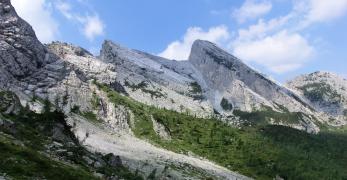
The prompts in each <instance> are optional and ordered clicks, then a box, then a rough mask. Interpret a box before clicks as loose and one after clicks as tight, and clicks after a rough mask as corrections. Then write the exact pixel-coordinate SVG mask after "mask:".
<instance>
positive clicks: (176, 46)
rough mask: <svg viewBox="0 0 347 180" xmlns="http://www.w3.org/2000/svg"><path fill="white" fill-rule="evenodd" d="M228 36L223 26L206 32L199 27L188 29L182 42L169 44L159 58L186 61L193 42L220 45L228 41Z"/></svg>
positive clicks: (226, 29)
mask: <svg viewBox="0 0 347 180" xmlns="http://www.w3.org/2000/svg"><path fill="white" fill-rule="evenodd" d="M229 36H230V34H229V32H228V28H227V27H226V26H224V25H221V26H217V27H212V28H210V29H209V30H208V31H204V30H203V29H201V28H199V27H190V28H188V30H187V32H186V33H185V35H184V37H183V38H182V40H177V41H174V42H172V43H170V44H169V45H168V46H167V48H166V49H165V50H164V51H163V52H161V53H160V54H159V56H162V57H165V58H168V59H176V60H187V59H188V56H189V53H190V49H191V46H192V44H193V42H194V41H195V40H197V39H201V40H207V41H210V42H214V43H216V44H219V45H221V44H222V43H223V42H225V41H226V40H228V39H229Z"/></svg>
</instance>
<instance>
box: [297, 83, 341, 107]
mask: <svg viewBox="0 0 347 180" xmlns="http://www.w3.org/2000/svg"><path fill="white" fill-rule="evenodd" d="M300 89H301V90H302V91H303V92H304V95H305V96H306V97H307V98H308V99H309V100H310V101H312V102H324V101H325V98H324V97H326V98H327V99H329V100H330V101H332V103H336V104H337V103H339V102H340V101H341V99H342V98H341V95H340V94H338V93H337V92H336V91H335V90H333V89H332V87H331V86H330V85H329V84H326V83H312V84H307V85H304V86H303V87H301V88H300Z"/></svg>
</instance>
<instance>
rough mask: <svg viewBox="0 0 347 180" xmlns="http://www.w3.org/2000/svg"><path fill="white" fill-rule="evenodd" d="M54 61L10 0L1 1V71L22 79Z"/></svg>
mask: <svg viewBox="0 0 347 180" xmlns="http://www.w3.org/2000/svg"><path fill="white" fill-rule="evenodd" d="M53 60H54V58H49V53H48V51H47V50H46V48H45V47H44V46H43V45H42V44H41V43H40V42H39V40H38V39H37V37H36V35H35V32H34V30H33V29H32V27H31V26H30V25H29V24H28V23H27V22H25V21H24V20H23V19H21V18H20V17H19V16H18V15H17V13H16V12H15V9H14V8H13V6H12V5H11V3H10V0H0V64H1V71H3V72H5V71H6V72H8V73H9V74H11V75H12V76H13V77H15V78H17V79H21V78H24V77H26V76H28V75H31V74H33V73H34V72H36V71H37V69H39V68H41V67H43V66H44V65H45V64H47V63H50V62H52V61H53Z"/></svg>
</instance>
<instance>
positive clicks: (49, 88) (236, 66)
mask: <svg viewBox="0 0 347 180" xmlns="http://www.w3.org/2000/svg"><path fill="white" fill-rule="evenodd" d="M0 65H1V66H0V90H1V91H11V92H13V93H15V94H16V96H17V97H18V98H19V100H20V102H21V104H22V106H24V107H25V106H27V107H28V108H30V109H31V110H32V111H35V112H37V113H39V112H41V111H42V109H43V107H44V103H43V101H44V100H45V99H47V100H49V101H50V103H51V105H52V106H53V109H56V110H59V111H62V112H63V113H64V114H65V115H66V116H67V118H66V119H67V122H68V123H69V124H71V125H73V132H74V133H75V135H76V137H77V138H78V139H79V141H80V142H81V144H82V145H84V146H85V147H87V149H88V150H90V151H97V152H101V153H104V154H107V153H113V154H116V155H119V156H120V158H121V159H122V160H123V163H124V164H125V165H126V166H127V167H128V168H129V169H130V170H131V171H133V172H137V173H139V174H141V175H143V176H144V177H148V176H149V175H150V174H151V173H152V172H153V171H154V170H155V171H156V178H158V179H159V178H166V179H186V178H187V179H201V178H205V177H213V178H217V179H248V178H247V177H246V176H243V175H241V174H239V173H237V172H232V171H230V170H229V169H227V168H225V167H222V166H220V165H217V164H216V163H213V162H212V161H209V160H207V159H205V158H201V157H198V156H197V155H194V154H192V153H190V154H188V155H187V154H179V153H175V152H171V151H169V150H165V149H163V148H160V147H158V146H154V145H152V144H151V142H150V141H148V140H144V139H143V138H139V137H137V136H135V134H134V132H133V130H132V128H133V126H134V125H133V123H134V117H133V116H134V114H133V112H132V109H129V108H128V107H126V106H124V105H121V104H117V103H115V102H113V101H111V100H110V98H109V97H108V94H107V93H106V92H104V91H103V90H102V89H100V87H99V86H98V85H100V84H102V85H106V86H108V87H109V88H110V89H112V90H114V91H116V92H118V93H120V94H122V95H123V96H127V97H130V98H132V99H133V100H135V101H137V102H141V103H144V104H146V105H150V106H153V107H157V108H165V109H169V110H174V111H177V112H181V113H186V114H190V115H192V116H197V117H205V118H206V117H216V121H223V122H225V123H226V125H227V124H228V125H232V126H236V127H238V126H242V124H243V123H244V121H247V119H243V118H241V117H239V116H237V113H252V112H258V111H269V112H271V113H273V112H274V113H279V114H286V113H298V114H299V115H298V116H297V118H298V119H297V121H294V122H293V121H286V119H274V118H272V117H269V118H267V119H266V120H267V123H272V124H279V125H285V126H289V127H293V128H296V129H300V130H303V131H307V132H309V133H318V132H319V131H320V126H321V125H322V124H324V125H327V126H342V125H345V124H346V116H347V115H346V112H347V110H346V109H347V93H346V92H347V91H346V88H347V86H346V84H347V83H346V80H345V79H343V78H340V77H338V76H336V75H333V74H330V73H321V72H318V73H314V74H310V75H307V76H300V77H298V78H296V79H295V80H293V81H291V82H289V83H288V87H290V88H286V87H285V86H282V85H280V84H278V83H276V82H274V81H272V80H270V79H269V78H267V77H266V76H265V75H264V74H261V73H260V72H257V71H255V70H253V69H252V68H250V67H248V66H247V65H246V64H244V63H243V62H242V61H241V60H240V59H238V58H236V57H234V56H232V55H230V54H229V53H227V52H226V51H224V50H223V49H221V48H219V47H217V46H216V45H215V44H213V43H210V42H207V41H201V40H197V41H195V42H194V44H193V46H192V50H191V54H190V56H189V59H188V60H187V61H175V60H168V59H165V58H161V57H157V56H154V55H150V54H148V53H145V52H141V51H138V50H132V49H129V48H126V47H123V46H121V45H119V44H116V43H114V42H112V41H105V42H104V44H103V45H102V49H101V51H100V56H97V57H96V56H93V55H92V54H91V53H89V52H88V51H87V50H85V49H83V48H81V47H77V46H74V45H71V44H68V43H62V42H53V43H51V44H47V45H43V44H42V43H40V42H39V41H38V39H37V38H36V35H35V32H34V31H33V29H32V28H31V26H30V25H29V24H28V23H26V22H25V21H24V20H23V19H21V18H20V17H19V16H18V15H17V14H16V12H15V9H14V8H13V7H12V5H11V4H10V0H0ZM90 117H92V119H97V120H98V121H101V122H102V123H93V122H91V121H90V119H91V118H90ZM152 121H153V128H154V131H155V132H156V133H157V134H158V136H160V137H161V138H163V139H166V140H170V133H169V132H167V131H166V129H165V127H164V126H163V125H162V124H160V122H157V121H156V120H155V119H153V118H152ZM167 167H174V168H167ZM192 172H194V173H192ZM0 179H1V176H0Z"/></svg>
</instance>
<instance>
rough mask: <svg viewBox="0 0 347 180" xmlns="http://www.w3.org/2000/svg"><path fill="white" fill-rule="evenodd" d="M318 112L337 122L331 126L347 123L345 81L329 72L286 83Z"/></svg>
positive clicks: (301, 77)
mask: <svg viewBox="0 0 347 180" xmlns="http://www.w3.org/2000/svg"><path fill="white" fill-rule="evenodd" d="M287 86H288V87H289V88H292V89H294V90H295V91H297V92H298V94H300V95H301V96H302V97H304V98H305V99H306V100H307V101H309V102H310V104H312V106H313V107H314V108H315V109H316V110H317V111H319V112H324V113H326V114H328V115H330V116H332V117H333V118H334V119H338V121H333V122H330V124H331V125H343V124H346V121H347V80H346V79H344V78H342V77H340V76H338V75H336V74H333V73H329V72H315V73H311V74H306V75H302V76H299V77H297V78H295V79H294V80H292V81H289V82H288V83H287Z"/></svg>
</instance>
